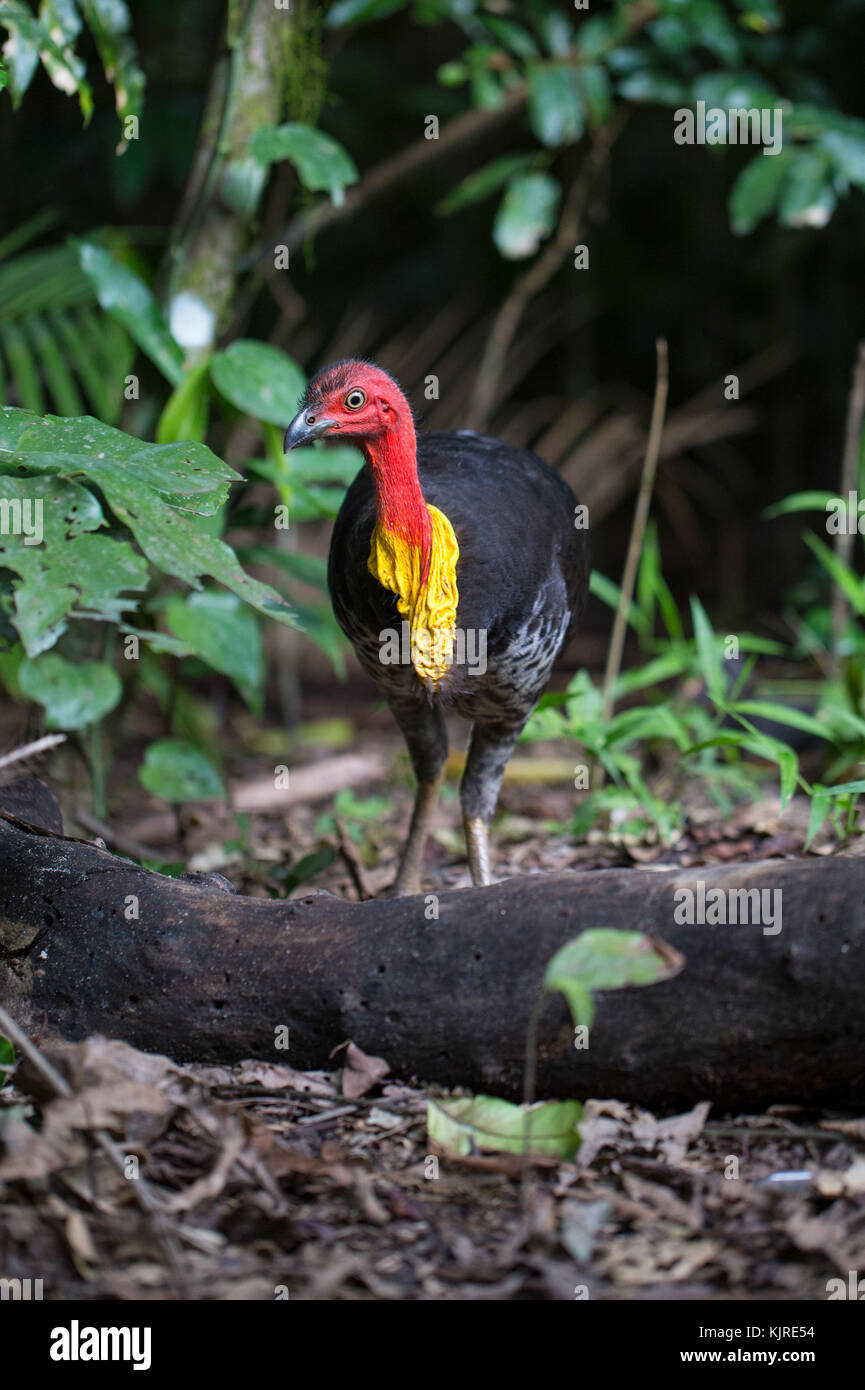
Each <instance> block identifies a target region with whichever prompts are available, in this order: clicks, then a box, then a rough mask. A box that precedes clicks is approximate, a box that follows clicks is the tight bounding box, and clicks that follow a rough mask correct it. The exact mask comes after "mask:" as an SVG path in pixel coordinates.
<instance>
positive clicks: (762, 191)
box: [728, 149, 793, 236]
mask: <svg viewBox="0 0 865 1390" xmlns="http://www.w3.org/2000/svg"><path fill="white" fill-rule="evenodd" d="M792 161H793V154H792V151H790V150H789V149H787V150H781V152H780V154H775V155H763V154H758V155H757V156H756V157H755V158H754V159H752V160H751V161H750V163H748V164H746V165H745V167H744V169H743V170H742V172H741V173H740V174H739V177H738V178H737V179H736V182H735V183H734V184H733V188H732V190H731V193H730V199H729V203H728V212H729V215H730V226H731V227H732V229H733V231H734V232H735V233H736V235H737V236H745V235H746V234H747V233H748V232H752V231H753V230H754V228H755V227H756V225H757V223H758V222H760V221H762V219H763V218H764V217H768V215H769V213H770V212H772V211H773V209H774V208H775V206H776V204H777V202H778V199H779V197H780V195H781V189H782V187H783V184H784V180H785V178H786V177H787V174H788V172H789V170H790V165H791V163H792Z"/></svg>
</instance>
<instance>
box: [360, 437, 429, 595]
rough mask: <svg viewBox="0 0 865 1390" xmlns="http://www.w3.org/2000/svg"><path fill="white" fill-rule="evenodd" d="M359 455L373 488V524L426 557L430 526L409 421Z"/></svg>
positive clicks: (369, 443) (366, 445) (369, 442)
mask: <svg viewBox="0 0 865 1390" xmlns="http://www.w3.org/2000/svg"><path fill="white" fill-rule="evenodd" d="M363 452H364V455H365V457H366V461H367V463H368V464H369V467H370V471H371V473H372V478H373V483H374V485H375V510H376V522H377V523H378V525H379V526H380V527H381V528H382V529H383V530H385V531H389V532H390V533H391V535H394V536H398V537H399V539H400V540H402V541H405V542H406V543H407V544H409V545H412V546H417V547H418V548H419V550H420V552H421V555H422V556H423V557H424V568H426V563H427V562H428V557H429V548H430V538H431V525H430V515H429V508H428V507H427V504H426V502H425V500H424V495H423V492H422V491H421V485H420V482H419V480H418V475H417V436H416V435H415V430H414V424H413V423H412V420H411V418H410V417H409V419H408V420H407V421H406V422H405V423H404V424H403V425H402V427H401V428H400V429H399V430H398V431H396V430H394V431H388V432H387V433H386V434H384V435H382V436H380V437H379V438H376V439H369V440H365V441H364V444H363Z"/></svg>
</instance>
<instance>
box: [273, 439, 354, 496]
mask: <svg viewBox="0 0 865 1390" xmlns="http://www.w3.org/2000/svg"><path fill="white" fill-rule="evenodd" d="M362 467H363V455H362V454H361V453H360V452H359V451H358V450H357V449H354V448H352V447H351V446H350V445H345V446H342V447H337V446H335V445H328V446H327V447H326V448H319V449H317V448H315V447H313V446H307V447H305V448H300V449H292V451H291V453H290V454H289V455H288V468H289V472H290V475H291V477H292V479H294V478H302V479H303V481H304V482H305V483H342V485H343V486H344V487H348V485H349V483H353V482H354V480H355V478H356V477H357V475H358V473H359V472H360V470H361V468H362Z"/></svg>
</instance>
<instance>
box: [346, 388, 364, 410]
mask: <svg viewBox="0 0 865 1390" xmlns="http://www.w3.org/2000/svg"><path fill="white" fill-rule="evenodd" d="M345 403H346V405H347V407H348V409H349V410H360V408H361V406H362V405H365V404H366V392H365V391H361V389H360V387H359V386H356V387H355V388H354V390H353V391H349V393H348V395H347V396H346V398H345Z"/></svg>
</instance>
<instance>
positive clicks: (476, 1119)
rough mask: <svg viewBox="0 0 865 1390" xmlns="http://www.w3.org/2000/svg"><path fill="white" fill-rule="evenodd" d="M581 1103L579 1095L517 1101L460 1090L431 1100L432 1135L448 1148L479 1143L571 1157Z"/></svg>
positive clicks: (465, 1150)
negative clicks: (523, 1103)
mask: <svg viewBox="0 0 865 1390" xmlns="http://www.w3.org/2000/svg"><path fill="white" fill-rule="evenodd" d="M581 1115H582V1106H581V1105H580V1103H579V1102H578V1101H575V1100H563V1101H560V1100H550V1101H541V1102H540V1103H538V1104H537V1105H530V1106H525V1107H524V1106H521V1105H514V1104H513V1103H512V1102H511V1101H508V1100H500V1099H499V1097H498V1096H459V1097H455V1096H454V1097H448V1098H447V1099H446V1100H438V1099H436V1100H429V1101H428V1102H427V1130H428V1132H429V1135H430V1138H431V1139H434V1140H435V1141H436V1143H437V1144H440V1145H441V1146H442V1148H443V1149H447V1150H448V1151H449V1152H450V1153H455V1154H470V1153H473V1152H475V1151H476V1150H477V1149H492V1150H493V1151H495V1152H504V1153H516V1154H521V1153H527V1154H539V1155H545V1156H548V1157H552V1158H562V1159H569V1158H573V1157H574V1155H575V1154H576V1151H577V1148H578V1146H579V1141H580V1136H579V1130H578V1128H577V1126H578V1124H579V1121H580V1117H581Z"/></svg>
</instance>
